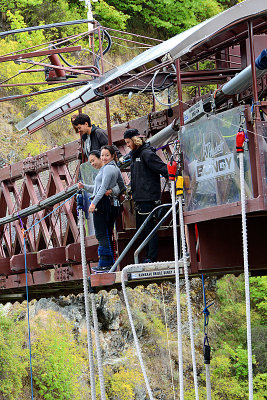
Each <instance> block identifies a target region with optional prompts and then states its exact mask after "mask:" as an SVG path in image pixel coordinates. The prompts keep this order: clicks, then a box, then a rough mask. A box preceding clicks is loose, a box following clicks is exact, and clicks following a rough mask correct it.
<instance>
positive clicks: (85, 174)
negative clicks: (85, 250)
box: [80, 162, 99, 236]
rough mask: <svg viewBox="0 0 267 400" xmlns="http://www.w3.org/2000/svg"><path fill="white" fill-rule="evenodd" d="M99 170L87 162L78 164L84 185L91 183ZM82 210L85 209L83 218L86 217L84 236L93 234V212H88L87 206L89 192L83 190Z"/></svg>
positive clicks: (88, 203)
mask: <svg viewBox="0 0 267 400" xmlns="http://www.w3.org/2000/svg"><path fill="white" fill-rule="evenodd" d="M98 172H99V170H97V169H95V168H93V167H92V165H91V164H90V163H89V162H86V163H83V164H81V165H80V175H81V180H82V182H83V183H85V184H86V185H93V184H94V181H95V177H96V175H97V174H98ZM83 196H84V197H83V198H84V210H85V213H84V214H85V218H86V224H85V229H86V236H93V235H94V234H95V229H94V222H93V214H92V213H88V208H89V205H90V194H89V193H87V192H86V191H84V194H83Z"/></svg>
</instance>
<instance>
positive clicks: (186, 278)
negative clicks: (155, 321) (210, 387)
mask: <svg viewBox="0 0 267 400" xmlns="http://www.w3.org/2000/svg"><path fill="white" fill-rule="evenodd" d="M178 201H179V220H180V233H181V240H182V253H183V263H184V277H185V288H186V299H187V311H188V323H189V333H190V340H191V355H192V364H193V375H194V385H195V397H196V400H199V396H198V383H197V366H196V355H195V343H194V329H193V318H192V307H191V298H190V282H189V276H188V266H187V259H186V242H185V227H184V216H183V203H182V195H179V197H178Z"/></svg>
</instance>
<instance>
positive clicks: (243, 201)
mask: <svg viewBox="0 0 267 400" xmlns="http://www.w3.org/2000/svg"><path fill="white" fill-rule="evenodd" d="M239 163H240V198H241V215H242V236H243V258H244V275H245V295H246V319H247V350H248V384H249V400H253V372H252V347H251V323H250V294H249V270H248V238H247V220H246V195H245V178H244V153H243V152H240V153H239Z"/></svg>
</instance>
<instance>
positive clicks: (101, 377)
mask: <svg viewBox="0 0 267 400" xmlns="http://www.w3.org/2000/svg"><path fill="white" fill-rule="evenodd" d="M91 304H92V314H93V321H94V331H95V344H96V356H97V366H98V376H99V383H100V394H101V400H105V399H106V393H105V381H104V373H103V364H102V356H101V347H100V340H99V328H98V319H97V312H96V304H95V295H94V293H91Z"/></svg>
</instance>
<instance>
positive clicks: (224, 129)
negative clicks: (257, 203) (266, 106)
mask: <svg viewBox="0 0 267 400" xmlns="http://www.w3.org/2000/svg"><path fill="white" fill-rule="evenodd" d="M241 111H244V107H243V106H242V107H238V108H235V109H232V110H228V111H225V112H223V113H221V114H216V115H211V116H204V117H202V118H201V119H200V120H198V121H197V122H194V123H192V124H188V125H186V126H185V127H184V131H183V132H182V135H181V147H182V151H183V154H184V164H185V165H184V178H185V209H186V211H191V210H198V209H202V208H206V207H212V206H217V205H221V204H227V203H233V202H236V201H239V200H240V190H239V180H240V178H239V161H238V159H237V154H236V143H235V136H236V133H237V131H238V127H239V123H240V113H241ZM244 130H245V131H246V127H245V126H244ZM244 168H245V185H246V186H245V191H246V197H247V198H252V197H253V195H252V182H251V172H250V162H249V153H248V151H245V152H244Z"/></svg>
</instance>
